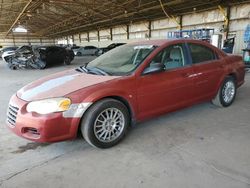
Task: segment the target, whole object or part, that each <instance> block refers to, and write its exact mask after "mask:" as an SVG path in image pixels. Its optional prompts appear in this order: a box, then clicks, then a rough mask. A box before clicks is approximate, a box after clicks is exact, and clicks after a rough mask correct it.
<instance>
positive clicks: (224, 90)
mask: <svg viewBox="0 0 250 188" xmlns="http://www.w3.org/2000/svg"><path fill="white" fill-rule="evenodd" d="M236 92H237V88H236V83H235V79H234V78H233V77H232V76H228V77H226V79H225V80H224V82H223V83H222V85H221V87H220V89H219V91H218V93H217V95H216V97H215V98H214V99H213V100H212V103H213V104H214V105H216V106H219V107H228V106H230V105H231V104H232V103H233V102H234V99H235V97H236ZM226 95H227V96H226Z"/></svg>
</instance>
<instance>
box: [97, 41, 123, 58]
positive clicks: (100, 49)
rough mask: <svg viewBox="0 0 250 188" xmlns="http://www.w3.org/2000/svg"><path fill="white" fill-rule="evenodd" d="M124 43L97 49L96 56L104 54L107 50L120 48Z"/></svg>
mask: <svg viewBox="0 0 250 188" xmlns="http://www.w3.org/2000/svg"><path fill="white" fill-rule="evenodd" d="M124 44H126V43H112V44H110V45H108V46H107V47H106V48H99V50H98V51H97V52H96V56H100V55H102V54H104V53H106V52H108V51H109V50H112V49H114V48H116V47H118V46H122V45H124Z"/></svg>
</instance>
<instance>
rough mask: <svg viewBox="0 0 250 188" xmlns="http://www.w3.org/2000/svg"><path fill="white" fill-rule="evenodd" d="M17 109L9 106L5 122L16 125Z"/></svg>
mask: <svg viewBox="0 0 250 188" xmlns="http://www.w3.org/2000/svg"><path fill="white" fill-rule="evenodd" d="M18 110H19V108H18V107H16V106H13V105H11V104H10V105H9V108H8V112H7V122H8V123H9V124H10V125H12V126H15V125H16V116H17V113H18Z"/></svg>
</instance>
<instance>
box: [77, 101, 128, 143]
mask: <svg viewBox="0 0 250 188" xmlns="http://www.w3.org/2000/svg"><path fill="white" fill-rule="evenodd" d="M129 124H130V116H129V112H128V109H127V107H126V106H125V105H124V104H123V103H121V102H120V101H117V100H115V99H103V100H101V101H98V102H96V103H95V104H93V106H91V107H90V109H88V111H87V112H86V114H85V115H84V117H83V120H82V123H81V132H82V135H83V137H84V139H85V140H86V141H87V142H88V143H89V144H90V145H92V146H94V147H98V148H110V147H112V146H114V145H116V144H118V143H119V142H120V141H121V140H122V139H123V138H124V136H125V135H126V133H127V130H128V127H129Z"/></svg>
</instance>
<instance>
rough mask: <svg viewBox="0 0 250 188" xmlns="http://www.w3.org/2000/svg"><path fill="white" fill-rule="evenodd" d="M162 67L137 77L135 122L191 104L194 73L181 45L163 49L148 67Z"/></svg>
mask: <svg viewBox="0 0 250 188" xmlns="http://www.w3.org/2000/svg"><path fill="white" fill-rule="evenodd" d="M154 63H163V64H164V66H165V71H163V72H159V73H151V74H147V75H141V76H140V77H139V78H138V80H137V86H138V90H137V101H138V111H139V116H138V118H139V119H145V118H149V117H152V116H154V115H159V114H161V113H165V112H167V111H172V110H175V109H178V108H180V107H182V106H185V105H188V104H189V103H191V102H192V95H193V93H194V90H193V88H194V77H193V74H194V71H193V68H192V66H191V65H190V64H189V62H188V58H187V56H186V49H185V46H184V45H183V44H175V45H171V46H168V47H166V48H165V49H164V50H162V51H161V52H160V53H158V55H156V56H155V57H154V58H153V60H152V61H151V63H150V64H149V66H150V65H152V64H154Z"/></svg>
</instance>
